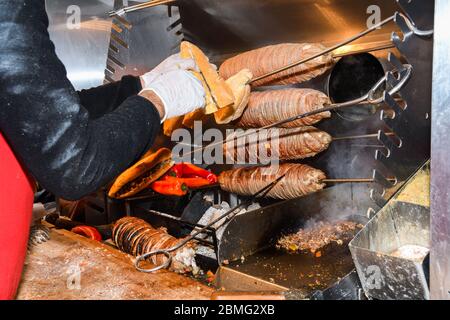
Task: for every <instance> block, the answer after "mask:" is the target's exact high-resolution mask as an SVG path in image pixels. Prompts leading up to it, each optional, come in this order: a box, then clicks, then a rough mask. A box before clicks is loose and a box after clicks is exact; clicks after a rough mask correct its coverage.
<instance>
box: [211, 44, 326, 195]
mask: <svg viewBox="0 0 450 320" xmlns="http://www.w3.org/2000/svg"><path fill="white" fill-rule="evenodd" d="M325 49H326V48H325V47H324V46H322V45H320V44H291V43H288V44H279V45H272V46H268V47H263V48H260V49H256V50H252V51H248V52H245V53H242V54H239V55H237V56H235V57H232V58H230V59H228V60H226V61H225V62H224V63H223V64H222V65H221V67H220V70H219V73H220V76H222V77H223V78H225V79H229V78H230V77H233V76H234V75H236V74H239V73H242V72H244V70H245V72H246V73H247V74H252V77H253V79H255V78H259V77H260V76H262V75H265V74H268V73H270V72H272V71H274V70H278V69H280V68H283V67H285V66H288V65H291V64H293V63H295V62H296V61H300V60H303V59H304V58H308V57H311V56H314V55H316V54H318V53H319V52H321V51H323V50H325ZM333 63H334V61H333V57H332V56H331V55H330V54H327V55H322V56H320V57H318V58H316V59H314V60H311V61H309V62H307V63H304V64H301V65H299V66H296V67H292V68H290V69H288V70H286V71H282V72H279V73H276V74H274V75H271V76H269V77H266V78H263V79H260V80H257V81H254V82H253V83H252V92H250V90H246V91H245V92H248V96H247V97H240V99H239V103H240V105H242V101H245V102H247V101H248V102H247V106H246V108H245V109H244V110H242V108H241V109H240V114H239V117H230V119H231V120H229V121H228V122H231V121H232V120H235V122H234V123H235V125H236V126H237V127H239V128H242V129H244V130H246V131H244V132H242V131H241V132H239V131H238V132H237V133H233V134H231V135H229V136H228V137H227V140H226V143H225V145H224V154H225V156H226V157H227V158H228V159H232V160H234V161H237V160H238V158H239V159H241V160H245V161H248V162H253V160H256V163H267V162H266V161H267V159H268V157H270V158H271V159H273V158H274V157H278V159H279V160H280V161H282V163H281V164H279V165H278V166H257V167H242V168H238V169H233V170H228V171H224V172H222V173H221V174H220V176H219V183H220V186H221V188H222V189H223V190H226V191H228V192H231V193H236V194H239V195H244V196H250V195H253V194H255V193H256V192H257V191H259V190H261V189H262V188H264V187H265V186H267V185H268V184H269V183H271V182H272V181H274V180H275V179H277V178H279V177H281V176H284V177H283V178H282V179H281V180H280V181H279V182H278V183H277V184H276V185H275V186H273V187H272V188H271V189H270V191H269V192H268V193H267V194H266V196H267V197H270V198H276V199H294V198H298V197H301V196H304V195H306V194H310V193H313V192H316V191H319V190H321V189H323V188H324V187H325V184H324V183H323V180H324V179H325V178H326V176H325V174H324V173H323V172H322V171H320V170H317V169H315V168H312V167H310V166H307V165H304V164H298V163H286V162H285V161H292V160H299V159H305V158H309V157H313V156H315V155H317V154H318V153H320V152H323V151H325V150H326V149H328V147H329V144H330V143H331V141H332V137H331V136H330V135H329V134H328V133H326V132H323V131H321V130H319V129H317V128H315V127H313V126H312V125H314V124H316V123H318V122H320V121H321V120H323V119H325V118H329V117H331V114H330V112H322V113H319V114H316V115H313V116H309V117H305V118H302V119H298V120H295V121H292V122H288V123H285V124H283V125H280V126H279V127H275V128H270V129H268V130H256V129H261V128H264V127H266V126H271V125H274V124H276V123H277V122H279V121H282V120H286V119H288V118H291V117H295V116H298V115H301V114H304V113H307V112H311V111H316V110H320V109H322V108H324V107H325V105H327V104H329V103H330V101H329V98H328V96H327V95H325V94H324V93H322V92H320V91H317V90H313V89H303V88H302V89H301V88H289V89H288V88H286V89H279V90H269V91H254V89H255V87H258V86H266V85H291V84H298V83H301V82H305V81H308V80H311V79H312V78H314V77H317V76H319V75H322V74H324V73H325V72H326V71H327V70H328V69H329V68H330V67H331V66H332V65H333ZM244 85H245V86H247V87H250V86H249V85H248V81H247V83H245V84H244ZM233 91H234V90H233ZM241 92H244V90H241ZM216 120H217V117H216ZM228 122H219V121H218V123H228ZM261 133H263V134H264V136H265V137H267V139H261V137H262V135H261ZM241 136H242V137H243V136H245V139H240V137H241ZM274 143H276V146H277V147H276V148H273V146H274ZM262 151H265V152H262ZM248 162H247V163H248Z"/></svg>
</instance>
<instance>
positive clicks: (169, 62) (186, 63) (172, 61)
mask: <svg viewBox="0 0 450 320" xmlns="http://www.w3.org/2000/svg"><path fill="white" fill-rule="evenodd" d="M179 69H181V70H195V71H198V67H197V64H196V63H195V61H194V59H183V58H181V57H180V54H179V53H176V54H174V55H171V56H170V57H168V58H167V59H166V60H164V61H163V62H161V63H160V64H159V65H158V66H156V67H155V68H154V69H153V70H152V71H150V72H147V73H146V74H144V75H143V76H141V80H142V84H143V89H145V88H147V87H148V86H150V85H151V83H152V82H153V81H155V79H156V78H158V77H159V76H160V75H162V74H164V73H167V72H169V71H174V70H179Z"/></svg>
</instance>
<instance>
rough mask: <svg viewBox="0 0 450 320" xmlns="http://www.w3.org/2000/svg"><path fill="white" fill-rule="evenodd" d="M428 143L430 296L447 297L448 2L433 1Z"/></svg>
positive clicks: (449, 174)
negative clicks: (429, 168) (429, 169)
mask: <svg viewBox="0 0 450 320" xmlns="http://www.w3.org/2000/svg"><path fill="white" fill-rule="evenodd" d="M435 12H436V14H435V27H434V28H435V35H434V36H435V39H436V41H435V44H434V64H433V69H434V72H433V109H432V142H431V172H432V174H431V239H432V245H431V257H430V259H431V260H430V272H431V279H430V282H431V298H432V299H447V300H448V299H450V193H449V181H450V164H449V159H450V148H449V147H448V141H447V138H448V135H449V132H450V105H449V101H450V82H449V75H450V42H449V37H448V29H449V23H450V21H449V17H450V2H449V1H447V0H436V9H435Z"/></svg>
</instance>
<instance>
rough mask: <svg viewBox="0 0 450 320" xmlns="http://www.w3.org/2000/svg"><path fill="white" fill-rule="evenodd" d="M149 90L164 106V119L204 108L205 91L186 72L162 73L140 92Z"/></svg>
mask: <svg viewBox="0 0 450 320" xmlns="http://www.w3.org/2000/svg"><path fill="white" fill-rule="evenodd" d="M146 90H151V91H153V92H154V93H155V94H156V95H157V96H158V97H159V98H160V99H161V102H162V103H163V105H164V111H165V112H164V118H163V119H162V120H161V122H164V121H165V120H166V119H170V118H173V117H177V116H182V115H185V114H187V113H190V112H192V111H194V110H196V109H198V108H203V107H204V106H205V90H204V88H203V85H202V83H201V82H200V80H198V79H197V78H196V77H195V76H194V75H192V74H191V73H190V72H189V71H186V70H181V69H178V70H173V71H169V72H167V73H164V74H162V75H160V76H159V77H157V78H156V79H154V80H153V82H151V84H150V85H149V86H148V87H146V88H145V89H143V90H142V91H146Z"/></svg>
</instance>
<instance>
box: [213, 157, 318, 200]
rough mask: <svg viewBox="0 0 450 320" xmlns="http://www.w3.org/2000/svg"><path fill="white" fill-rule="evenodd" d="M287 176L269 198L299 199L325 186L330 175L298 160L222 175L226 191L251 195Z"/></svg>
mask: <svg viewBox="0 0 450 320" xmlns="http://www.w3.org/2000/svg"><path fill="white" fill-rule="evenodd" d="M283 175H284V177H283V178H282V179H281V180H280V181H278V183H277V184H275V185H274V186H273V187H272V188H271V189H270V191H269V192H268V193H267V195H266V197H268V198H275V199H295V198H299V197H301V196H304V195H307V194H310V193H314V192H316V191H319V190H322V189H323V188H324V187H325V183H322V182H321V180H323V179H325V178H326V177H325V174H324V173H323V172H322V171H320V170H318V169H314V168H312V167H310V166H307V165H304V164H294V163H284V164H280V165H279V166H266V167H245V168H238V169H233V170H228V171H224V172H222V173H221V174H220V176H219V183H220V187H221V188H222V189H223V190H225V191H228V192H231V193H236V194H238V195H243V196H251V195H253V194H255V193H257V192H258V191H259V190H261V189H263V188H264V187H266V186H267V185H269V184H270V183H271V182H272V181H274V180H275V179H277V178H279V177H281V176H283Z"/></svg>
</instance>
